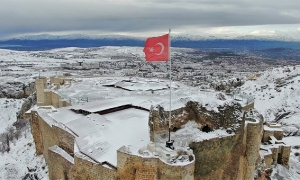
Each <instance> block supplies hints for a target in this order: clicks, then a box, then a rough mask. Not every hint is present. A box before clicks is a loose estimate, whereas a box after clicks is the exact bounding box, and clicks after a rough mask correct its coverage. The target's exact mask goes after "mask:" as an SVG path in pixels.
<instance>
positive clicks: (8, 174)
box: [0, 132, 48, 180]
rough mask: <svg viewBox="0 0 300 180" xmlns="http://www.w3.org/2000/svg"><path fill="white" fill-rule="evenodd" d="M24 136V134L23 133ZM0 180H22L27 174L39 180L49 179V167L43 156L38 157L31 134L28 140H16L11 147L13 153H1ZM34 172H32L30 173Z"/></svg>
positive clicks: (27, 137) (23, 138)
mask: <svg viewBox="0 0 300 180" xmlns="http://www.w3.org/2000/svg"><path fill="white" fill-rule="evenodd" d="M23 134H24V133H23ZM0 159H1V161H0V179H3V180H4V179H5V180H16V179H22V178H24V177H25V176H26V174H30V175H31V176H34V174H36V176H37V177H38V179H48V167H47V165H46V162H45V159H44V157H43V156H42V155H40V156H36V154H35V144H34V142H33V137H32V135H31V133H30V132H27V135H26V138H25V136H24V135H23V137H22V138H21V139H19V140H16V141H15V142H14V143H13V144H12V145H11V151H10V152H8V153H7V152H5V153H4V154H1V153H0ZM29 171H32V172H29Z"/></svg>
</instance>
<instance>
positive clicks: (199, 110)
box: [149, 101, 263, 179]
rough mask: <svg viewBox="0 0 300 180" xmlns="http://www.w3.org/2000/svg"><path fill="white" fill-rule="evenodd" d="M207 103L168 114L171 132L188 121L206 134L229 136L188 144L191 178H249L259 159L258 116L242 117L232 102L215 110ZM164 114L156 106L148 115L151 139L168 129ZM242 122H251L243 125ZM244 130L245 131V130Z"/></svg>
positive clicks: (259, 118)
mask: <svg viewBox="0 0 300 180" xmlns="http://www.w3.org/2000/svg"><path fill="white" fill-rule="evenodd" d="M207 106H209V105H208V104H204V105H202V104H199V103H198V102H193V101H189V102H187V103H186V106H185V107H183V108H180V109H177V110H174V111H172V126H171V130H172V131H173V132H174V131H176V130H178V129H180V128H181V126H182V125H184V124H186V123H187V122H188V121H195V122H196V123H197V126H198V129H199V130H202V131H203V132H207V133H208V132H210V131H214V130H217V129H225V130H226V132H227V133H228V134H231V135H230V136H226V137H215V138H210V139H205V140H201V141H197V140H194V141H192V142H191V143H190V144H189V147H190V148H191V149H192V150H193V152H194V155H195V170H194V178H195V179H253V178H254V173H255V162H256V160H257V158H258V157H259V147H260V141H261V138H262V127H263V125H262V122H263V119H262V118H261V117H260V116H257V117H255V119H256V120H254V119H251V118H250V119H249V118H245V116H244V110H243V108H242V107H241V105H240V104H238V103H237V102H235V101H231V102H229V101H228V102H225V103H224V104H223V105H222V106H219V107H217V109H218V110H217V111H216V110H207V109H210V108H208V107H207ZM168 113H169V112H167V111H164V109H163V108H162V107H160V106H158V107H156V108H153V109H152V110H151V112H150V118H149V128H150V136H151V140H154V136H155V135H154V134H156V136H157V134H159V135H161V136H162V135H163V134H164V133H166V130H167V129H168V119H167V118H166V117H168ZM246 120H247V121H248V120H251V121H255V122H252V123H247V125H245V122H246ZM245 127H246V128H245Z"/></svg>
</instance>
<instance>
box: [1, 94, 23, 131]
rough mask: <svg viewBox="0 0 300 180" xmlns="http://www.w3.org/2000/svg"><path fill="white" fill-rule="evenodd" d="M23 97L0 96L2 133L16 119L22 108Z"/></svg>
mask: <svg viewBox="0 0 300 180" xmlns="http://www.w3.org/2000/svg"><path fill="white" fill-rule="evenodd" d="M22 103H23V100H22V99H7V98H0V119H1V120H0V133H3V132H4V131H5V129H6V128H7V127H9V126H12V124H13V123H14V122H15V121H16V113H17V112H18V111H19V110H20V109H21V106H22Z"/></svg>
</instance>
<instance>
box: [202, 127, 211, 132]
mask: <svg viewBox="0 0 300 180" xmlns="http://www.w3.org/2000/svg"><path fill="white" fill-rule="evenodd" d="M202 131H203V132H206V133H208V132H211V131H212V129H211V128H210V127H209V126H208V125H205V126H204V127H203V128H202Z"/></svg>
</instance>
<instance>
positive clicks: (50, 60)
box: [0, 47, 300, 180]
mask: <svg viewBox="0 0 300 180" xmlns="http://www.w3.org/2000/svg"><path fill="white" fill-rule="evenodd" d="M86 53H89V54H92V55H93V56H94V57H95V62H99V61H102V60H105V61H107V60H109V59H110V57H111V56H112V54H114V55H116V56H123V55H126V54H127V55H128V54H132V55H136V56H140V57H142V56H143V52H142V48H140V47H137V48H133V47H122V48H120V47H101V48H93V49H90V48H89V49H82V48H64V49H55V50H50V51H43V52H39V51H37V52H21V51H11V50H3V49H0V66H3V67H5V66H6V64H7V63H8V62H9V63H10V64H14V63H16V64H18V63H23V64H33V67H31V68H22V69H20V68H18V69H16V68H14V67H11V68H10V69H11V70H13V71H4V70H3V71H0V83H1V84H3V83H6V82H10V81H11V82H14V81H20V82H24V83H26V82H31V81H32V80H33V79H34V78H35V77H38V76H46V77H49V76H53V75H61V72H59V71H58V70H57V69H55V68H56V67H58V66H60V63H66V62H70V63H75V62H76V59H78V58H79V57H80V56H83V55H85V54H86ZM61 55H64V57H65V58H64V59H59V58H60V56H61ZM98 57H99V58H98ZM87 61H89V62H92V61H93V59H88V60H87ZM8 68H9V67H7V68H6V69H8ZM28 69H29V70H30V71H28ZM72 74H73V75H76V74H79V75H80V74H82V72H81V71H74V72H72ZM299 74H300V66H295V67H285V68H274V69H269V70H267V71H266V72H264V73H262V74H261V76H260V77H258V78H257V79H256V80H255V81H247V82H246V83H245V84H244V85H243V86H242V87H241V92H244V93H247V94H251V95H253V96H254V97H255V108H256V109H257V110H258V111H259V112H260V113H261V114H262V115H263V116H264V118H265V120H266V121H273V120H275V119H276V117H277V118H278V115H280V114H281V115H282V114H284V113H287V112H289V114H287V115H286V116H285V117H283V118H281V119H279V120H278V123H280V124H282V126H283V130H284V132H285V135H297V136H293V137H286V138H284V142H286V143H287V144H289V143H290V145H292V146H293V148H292V152H291V159H290V169H289V170H287V169H285V168H284V167H282V166H281V165H278V166H277V167H276V168H275V169H274V170H273V174H272V179H275V180H276V179H278V180H279V179H300V177H299V174H300V170H299V167H300V165H299V161H300V159H299V155H297V153H299V152H300V150H299V149H300V148H298V147H299V146H300V144H299V143H297V142H300V137H299V135H300V131H299V129H300V100H298V99H299V98H298V97H299V95H300V76H299ZM276 79H278V80H279V81H281V80H283V81H284V82H286V84H284V85H283V86H282V87H276V83H275V81H276ZM111 80H112V81H114V80H115V81H119V80H120V79H115V78H114V77H111ZM85 81H89V79H88V78H85V80H84V82H83V83H82V87H79V89H81V90H72V88H70V89H65V90H64V91H61V92H60V93H61V94H64V93H65V96H74V97H76V98H86V97H87V96H89V94H87V92H86V91H83V90H84V89H87V88H88V89H90V92H91V90H94V92H92V93H95V92H96V94H94V95H93V96H92V95H91V96H90V98H91V99H89V100H92V99H93V100H97V98H98V99H100V97H101V98H104V99H109V98H114V97H120V96H128V95H133V93H132V92H131V91H128V92H125V93H124V91H122V90H120V89H116V88H114V89H113V90H112V89H111V88H107V87H103V86H101V83H102V84H104V83H105V82H101V80H99V81H100V82H101V83H99V82H93V86H89V85H87V84H89V83H86V84H85ZM167 85H168V84H167V82H165V85H164V86H167ZM72 86H73V84H72V85H71V87H72ZM146 86H148V85H146ZM141 87H145V86H144V85H143V84H141V85H140V87H138V89H140V90H141V91H139V92H138V93H137V94H139V95H148V96H151V95H152V92H151V91H143V90H142V89H141ZM148 87H149V86H148ZM148 87H147V88H148ZM172 87H174V90H173V91H172V92H173V93H174V94H172V95H173V96H174V97H176V96H177V97H178V100H177V101H178V102H180V103H182V102H181V101H184V100H185V97H186V96H188V95H191V94H194V95H195V96H197V95H199V94H201V93H199V89H189V88H188V87H187V86H185V85H182V84H180V86H178V87H177V89H176V87H175V86H173V84H172ZM148 89H149V88H148ZM187 89H189V91H187ZM97 92H98V93H97ZM135 93H136V92H135ZM155 93H157V94H159V96H160V97H161V98H164V97H168V90H162V91H156V92H154V94H155ZM202 94H203V95H206V93H205V92H202ZM179 97H182V99H180V98H179ZM7 100H8V101H9V102H6V101H7ZM207 100H209V98H207ZM6 103H7V104H6ZM21 103H22V100H15V101H12V100H11V99H0V133H1V132H3V131H4V130H5V128H6V127H7V126H9V125H10V124H12V123H13V122H14V121H15V113H16V111H17V109H18V108H19V107H20V105H21ZM145 103H148V102H145ZM149 103H151V102H149ZM175 103H176V102H175ZM177 104H179V103H177ZM6 105H7V107H6ZM175 105H176V104H175ZM212 105H213V106H217V105H219V103H215V104H212ZM165 106H166V109H168V108H167V107H168V104H165ZM15 144H16V145H12V146H11V148H12V149H11V151H10V152H9V153H4V154H0V156H1V161H0V179H21V177H24V176H25V174H26V173H28V169H27V166H28V167H29V168H30V169H32V168H34V167H35V166H37V170H36V172H37V174H38V177H41V178H46V179H47V178H48V175H47V174H46V172H47V167H45V170H43V167H44V166H45V162H44V159H43V158H42V156H38V157H36V156H35V155H34V154H35V147H34V143H33V139H32V136H31V135H30V133H28V134H27V138H25V137H24V136H23V137H22V138H21V139H20V140H18V141H16V142H15ZM30 144H31V145H30ZM3 159H4V160H3ZM12 175H16V176H14V177H13V176H12Z"/></svg>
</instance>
